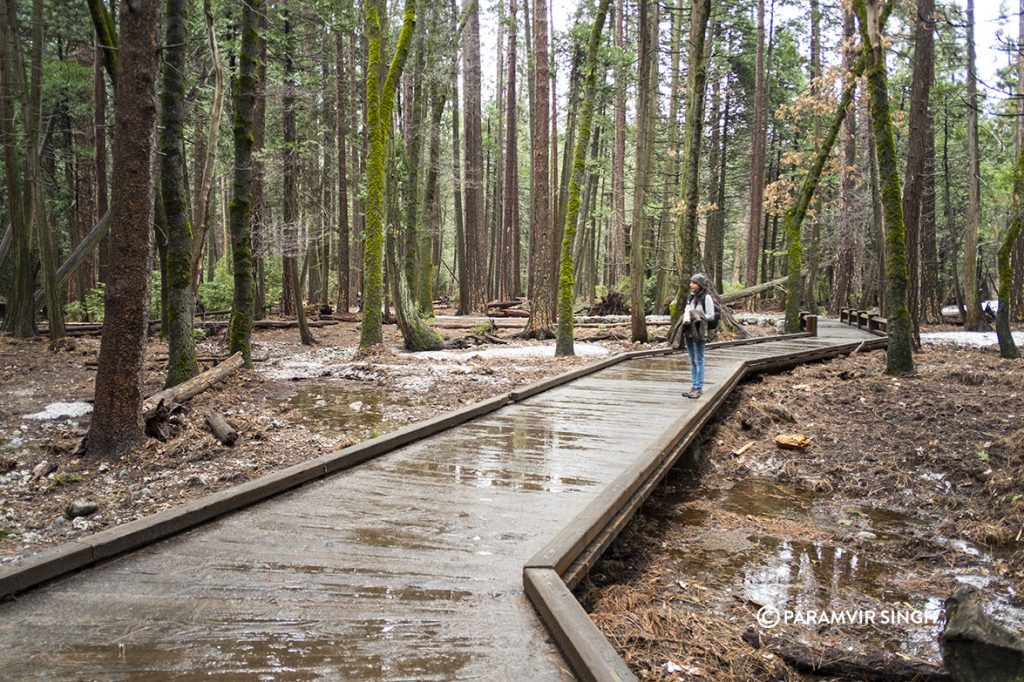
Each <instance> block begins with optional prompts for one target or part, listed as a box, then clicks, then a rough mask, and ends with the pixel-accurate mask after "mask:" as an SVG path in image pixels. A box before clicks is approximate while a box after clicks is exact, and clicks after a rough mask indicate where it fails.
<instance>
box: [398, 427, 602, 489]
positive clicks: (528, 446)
mask: <svg viewBox="0 0 1024 682" xmlns="http://www.w3.org/2000/svg"><path fill="white" fill-rule="evenodd" d="M446 438H447V440H442V441H439V445H438V447H439V448H440V447H444V448H447V449H448V450H449V452H448V453H447V456H440V453H439V452H431V453H429V456H427V457H418V458H406V459H402V460H399V461H396V462H394V463H393V465H392V471H393V472H394V473H396V474H399V475H400V476H402V477H403V478H404V477H413V476H415V477H422V476H423V475H424V474H429V477H430V478H432V479H436V478H438V477H443V478H446V479H448V480H450V481H452V482H453V483H456V484H459V485H468V486H472V487H476V488H498V489H504V490H509V491H525V492H552V493H563V492H579V491H581V490H583V489H585V488H589V487H592V486H594V485H597V484H598V483H599V480H598V479H597V478H594V477H591V476H588V475H587V472H588V468H589V467H590V466H591V465H592V462H589V461H588V459H590V460H593V459H594V458H595V457H599V456H600V455H601V453H602V449H601V448H600V447H596V448H595V438H596V437H593V438H592V437H585V436H582V435H581V434H580V433H579V432H578V431H575V430H573V429H572V428H571V426H570V425H569V424H562V423H561V420H560V419H558V418H554V419H549V418H547V417H544V416H539V415H537V414H536V413H534V414H526V413H524V412H515V413H512V414H496V415H491V416H490V417H488V418H486V419H483V420H481V421H480V423H472V424H465V425H463V426H462V427H461V429H460V431H459V433H458V434H455V433H449V434H446ZM455 439H458V440H457V441H456V440H455ZM453 441H454V442H453ZM605 450H607V448H605ZM573 453H576V456H575V457H572V456H570V457H567V456H566V455H567V454H569V455H572V454H573ZM563 469H564V471H563Z"/></svg>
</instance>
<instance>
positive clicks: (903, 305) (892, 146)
mask: <svg viewBox="0 0 1024 682" xmlns="http://www.w3.org/2000/svg"><path fill="white" fill-rule="evenodd" d="M854 11H855V12H856V13H857V23H858V24H859V25H860V36H861V45H862V50H863V53H864V60H865V72H866V73H867V79H868V94H869V97H868V99H869V101H870V103H871V107H870V108H871V127H872V129H873V131H874V138H875V150H876V152H877V155H878V175H879V184H880V186H881V195H882V210H883V216H884V217H883V220H884V224H885V283H886V301H887V302H888V304H889V315H888V320H889V347H888V360H887V363H886V372H887V373H889V374H906V373H909V372H913V371H914V356H913V348H912V339H911V324H910V312H909V311H908V310H907V285H908V283H907V250H906V242H905V240H904V232H903V198H902V196H901V191H900V175H899V169H898V167H897V157H896V140H895V137H894V135H893V126H892V115H891V114H890V112H889V86H888V76H887V75H886V70H885V47H884V45H883V40H882V29H883V26H884V22H883V21H882V18H883V15H884V12H883V10H882V8H881V2H880V1H879V0H855V2H854Z"/></svg>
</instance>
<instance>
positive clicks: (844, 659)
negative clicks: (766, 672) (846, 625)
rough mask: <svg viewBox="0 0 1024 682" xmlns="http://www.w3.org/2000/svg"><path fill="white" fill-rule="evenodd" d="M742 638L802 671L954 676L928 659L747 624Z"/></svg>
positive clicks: (897, 678)
mask: <svg viewBox="0 0 1024 682" xmlns="http://www.w3.org/2000/svg"><path fill="white" fill-rule="evenodd" d="M743 641H744V642H746V643H747V644H749V645H750V646H752V647H754V648H755V649H761V648H765V649H768V650H769V651H771V652H772V653H773V654H775V655H776V656H778V657H779V658H781V659H782V660H784V661H785V662H786V663H787V664H788V665H790V666H792V667H794V668H796V669H797V670H798V671H800V672H803V673H813V674H814V675H816V676H818V675H820V676H823V677H831V676H836V677H840V678H842V679H853V680H871V681H872V682H902V681H904V680H906V681H910V680H914V681H915V682H925V681H927V682H939V681H940V680H941V681H943V682H944V681H946V680H951V679H952V677H950V675H949V673H948V672H946V671H945V670H944V669H943V668H941V667H939V666H937V665H932V664H931V663H928V662H926V661H918V660H913V659H908V658H904V657H901V656H898V655H896V654H891V653H888V652H886V651H882V650H878V651H873V652H871V653H864V654H858V653H852V652H850V651H847V650H845V649H842V648H840V647H831V646H825V647H813V646H808V645H806V644H802V643H800V642H797V641H793V640H789V639H784V638H782V637H776V636H771V635H767V634H764V633H761V632H758V631H757V630H755V629H754V628H748V629H747V631H746V632H744V633H743Z"/></svg>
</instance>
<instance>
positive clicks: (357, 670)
mask: <svg viewBox="0 0 1024 682" xmlns="http://www.w3.org/2000/svg"><path fill="white" fill-rule="evenodd" d="M433 629H434V630H435V631H436V630H437V628H433ZM141 634H142V636H143V637H144V634H145V633H141ZM437 634H438V633H436V632H435V633H434V636H436V635H437ZM432 639H433V638H432V637H424V636H423V632H422V623H413V622H405V621H401V620H396V619H383V618H382V619H367V620H365V621H363V622H362V623H360V624H358V625H357V626H355V627H352V628H351V629H350V630H349V631H347V632H343V633H338V635H337V636H336V637H323V636H322V635H321V636H311V635H309V634H308V633H304V632H303V631H302V630H301V629H296V630H295V631H294V632H290V633H283V632H279V631H278V632H263V631H257V630H248V631H241V632H238V633H235V634H233V635H232V636H231V637H198V636H197V637H196V638H195V639H193V640H191V641H183V642H178V643H177V644H176V645H170V646H168V645H167V643H166V642H163V643H161V645H160V646H153V645H150V644H148V643H142V642H140V643H133V642H127V643H125V642H120V643H117V644H109V645H89V644H82V645H78V646H74V647H72V648H70V649H65V650H64V653H65V654H66V656H67V662H68V663H71V664H73V663H74V661H80V662H82V663H86V664H87V668H94V667H95V666H97V665H99V666H101V667H102V670H104V671H105V672H104V677H107V676H109V675H110V674H116V675H127V676H129V677H139V678H144V677H148V676H149V674H150V673H151V672H153V673H156V672H157V671H159V673H158V674H159V675H160V676H161V677H163V676H165V675H167V673H168V671H171V674H172V675H173V674H174V672H173V671H175V670H181V671H182V672H184V671H188V670H192V669H193V668H192V666H193V664H194V662H195V661H198V660H204V661H207V665H206V668H205V670H204V672H205V675H206V676H207V677H220V678H223V676H228V677H230V678H232V679H235V678H238V679H259V680H289V681H300V680H321V679H395V678H403V679H435V680H444V679H452V678H455V677H458V675H459V671H460V670H462V669H463V668H464V667H465V666H466V665H467V664H468V663H469V662H470V661H471V660H472V655H471V654H469V653H466V652H465V648H464V647H460V646H459V642H458V641H451V640H448V641H445V640H441V641H437V640H434V641H432ZM396 640H399V641H401V642H402V646H400V647H392V648H391V649H390V650H389V652H388V653H384V652H383V651H381V652H376V651H368V650H366V649H367V647H366V646H365V644H366V642H375V643H385V644H386V643H387V642H394V641H396ZM395 651H400V652H402V653H401V654H400V655H395V654H394V652H395Z"/></svg>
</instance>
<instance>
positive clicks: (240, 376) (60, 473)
mask: <svg viewBox="0 0 1024 682" xmlns="http://www.w3.org/2000/svg"><path fill="white" fill-rule="evenodd" d="M438 312H439V313H444V312H451V311H438ZM509 323H511V324H516V321H515V320H511V321H509ZM443 324H447V325H450V324H453V321H452V320H450V319H449V320H445V321H444V322H443ZM439 331H441V332H442V334H443V335H445V336H447V337H449V338H459V337H465V336H468V335H471V334H473V333H474V329H473V327H472V325H470V326H468V327H465V328H462V329H452V328H444V329H439ZM517 331H518V330H517V329H515V328H504V327H501V328H499V329H496V330H493V331H492V332H491V334H492V335H494V336H497V337H498V338H502V339H504V340H506V341H509V345H497V344H487V345H482V346H479V347H477V348H470V349H467V350H446V351H435V352H430V353H420V354H417V355H411V354H407V353H403V352H402V351H401V337H400V335H399V334H398V331H397V328H396V327H395V326H394V325H385V327H384V336H385V344H386V346H387V347H388V349H389V350H388V352H386V353H383V354H378V355H375V356H373V357H370V358H366V359H361V360H354V359H353V356H354V354H355V349H356V347H357V345H358V342H359V330H358V325H357V324H356V323H352V322H341V323H339V324H336V325H333V326H327V327H322V328H315V329H313V334H314V336H315V338H316V340H317V345H315V346H313V347H304V346H302V345H301V344H300V343H299V339H298V331H297V330H296V329H270V330H256V331H255V332H254V336H253V357H254V358H255V359H257V360H262V361H257V362H256V363H255V369H254V370H252V371H239V372H235V373H234V374H233V375H231V376H230V377H228V379H227V380H225V381H224V382H222V383H220V384H217V385H215V386H213V387H212V388H210V389H208V390H207V391H205V392H203V393H201V394H200V395H198V396H196V397H195V398H193V399H192V400H191V401H189V402H188V403H186V407H187V411H186V412H185V413H184V414H183V415H181V416H180V423H179V424H177V425H175V426H174V427H173V428H172V432H171V434H170V439H169V440H168V441H166V442H160V441H158V440H155V439H150V440H149V441H148V442H147V443H146V444H145V445H144V446H143V447H141V448H139V449H137V450H135V451H133V452H131V453H129V454H128V455H126V456H124V457H122V458H121V459H120V460H118V461H117V462H105V461H90V460H86V459H80V458H78V457H76V456H75V455H74V451H75V449H76V447H77V446H78V444H79V442H80V441H81V438H82V436H84V435H85V433H86V431H87V429H88V422H89V416H88V414H87V413H88V411H91V405H90V404H89V403H90V402H91V399H92V392H93V383H94V380H95V376H96V361H97V357H98V353H99V337H98V336H82V337H74V338H68V339H65V340H64V341H63V342H62V343H61V346H60V350H59V351H52V350H49V349H48V346H49V342H48V340H47V339H46V338H45V337H39V338H36V339H33V340H27V341H22V340H18V339H13V338H11V337H8V336H0V565H3V564H7V563H10V562H13V561H17V560H18V559H20V558H21V557H23V556H27V555H28V554H31V553H33V552H36V551H39V550H41V549H45V548H47V547H49V546H52V545H55V544H58V543H61V542H66V541H68V540H71V539H73V538H75V537H79V536H82V535H86V534H89V533H94V532H97V531H100V530H103V529H105V528H109V527H112V526H116V525H119V524H122V523H126V522H129V521H132V520H135V519H138V518H141V517H143V516H146V515H149V514H153V513H155V512H158V511H161V510H163V509H166V508H168V507H172V506H174V505H178V504H181V503H183V502H187V501H189V500H192V499H195V498H197V497H201V496H203V495H206V494H208V493H212V492H215V491H218V490H221V489H223V488H226V487H228V486H231V485H235V484H238V483H242V482H245V481H248V480H251V479H254V478H258V477H259V476H262V475H265V474H268V473H271V472H273V471H275V470H277V469H282V468H284V467H287V466H290V465H292V464H296V463H298V462H302V461H304V460H307V459H311V458H313V457H317V456H319V455H322V454H325V453H328V452H334V451H336V450H340V449H341V448H343V447H346V446H348V445H352V444H354V443H357V442H360V441H363V440H366V439H368V438H372V437H375V436H378V435H382V434H384V433H387V432H389V431H393V430H395V429H398V428H401V427H402V426H405V425H407V424H409V423H412V422H416V421H420V420H424V419H428V418H430V417H433V416H435V415H438V414H441V413H444V412H448V411H451V410H454V409H457V408H459V407H462V406H464V405H466V404H469V403H473V402H476V401H478V400H483V399H485V398H489V397H491V396H494V395H498V394H501V393H504V392H508V391H510V390H512V389H513V388H515V387H519V386H524V385H527V384H530V383H533V382H535V381H538V380H540V379H542V378H545V377H548V376H553V375H556V374H560V373H562V372H566V371H569V370H570V369H573V368H575V367H578V366H580V365H582V364H586V363H589V362H593V361H594V360H595V359H596V358H597V357H600V356H605V355H608V354H610V353H615V352H622V351H624V350H629V349H631V348H632V346H631V345H630V344H629V343H628V342H625V341H619V340H616V338H606V339H602V340H601V342H600V343H593V342H584V341H582V340H583V339H587V338H592V337H594V336H598V337H620V338H623V339H624V338H626V337H628V333H629V332H628V323H627V326H626V327H624V328H618V327H612V326H608V327H602V328H595V327H593V326H591V327H586V328H580V329H577V333H576V336H577V339H580V340H581V341H580V342H578V343H577V344H576V351H577V357H574V358H557V359H556V358H554V357H553V354H554V350H553V349H554V345H553V344H554V342H553V341H548V342H533V341H521V340H515V339H514V338H513V335H514V334H515V333H516V332H517ZM651 331H652V333H653V334H658V333H660V334H661V335H664V334H665V333H667V329H665V328H662V327H657V328H652V330H651ZM756 333H761V334H764V333H769V332H768V331H767V330H758V331H757V332H756ZM477 336H478V337H479V334H478V335H477ZM225 353H226V340H225V336H224V332H223V331H221V332H220V333H218V334H214V335H212V336H210V337H208V338H207V339H206V340H205V341H202V342H200V343H199V348H198V354H199V355H200V356H201V357H202V356H208V357H214V356H224V355H225ZM510 357H514V358H515V362H510V361H509V358H510ZM166 367H167V344H166V342H164V341H162V340H160V339H152V340H150V341H149V343H148V345H147V347H146V361H145V372H144V377H143V384H144V390H143V393H144V395H151V394H153V393H155V392H157V391H158V390H160V389H161V388H162V386H161V383H162V381H163V379H164V377H165V373H166ZM209 410H214V411H218V412H220V413H221V414H222V415H223V416H224V417H225V418H226V419H227V421H228V422H229V423H230V424H232V425H233V426H234V427H235V428H236V429H237V430H238V431H239V432H240V433H241V438H240V440H239V442H238V443H237V444H236V445H235V446H234V447H226V446H224V445H221V444H220V442H218V441H217V440H216V439H215V438H214V437H213V436H212V435H211V434H210V432H209V430H208V429H207V427H206V425H205V421H204V417H203V413H204V412H206V411H209ZM58 415H62V416H58ZM76 501H88V502H92V503H95V504H96V505H97V506H98V510H97V511H96V512H95V513H93V514H91V515H89V516H87V517H76V518H69V516H70V514H69V512H68V506H69V505H70V504H71V503H73V502H76Z"/></svg>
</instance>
